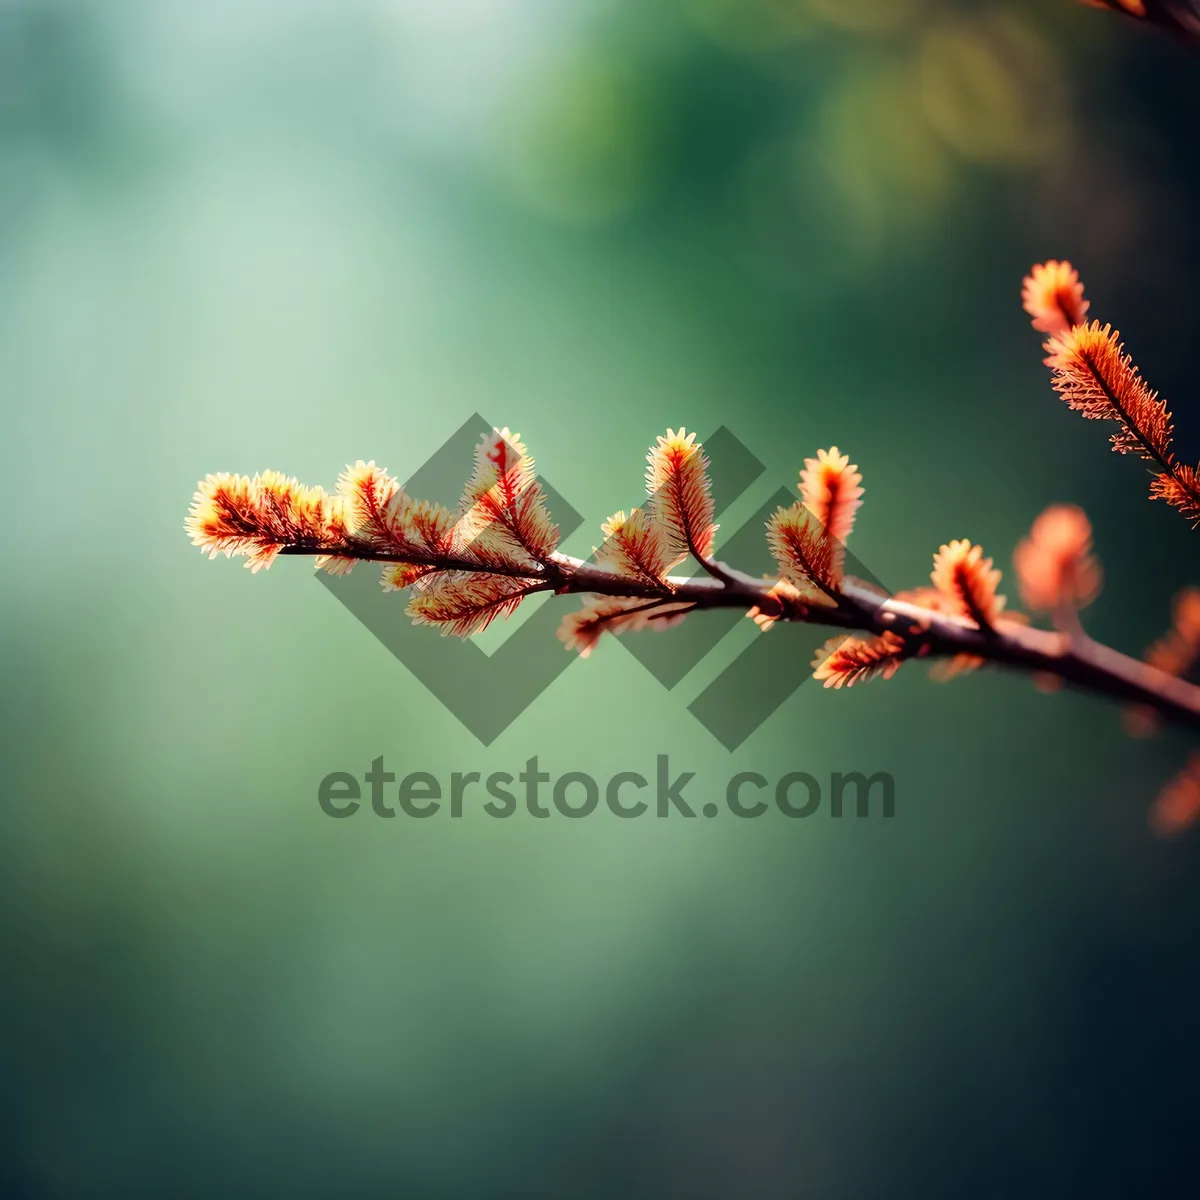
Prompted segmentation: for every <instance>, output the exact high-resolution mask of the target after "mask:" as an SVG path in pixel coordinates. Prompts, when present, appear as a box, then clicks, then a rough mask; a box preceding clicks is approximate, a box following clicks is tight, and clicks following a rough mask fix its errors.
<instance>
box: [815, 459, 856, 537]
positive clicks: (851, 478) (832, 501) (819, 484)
mask: <svg viewBox="0 0 1200 1200" xmlns="http://www.w3.org/2000/svg"><path fill="white" fill-rule="evenodd" d="M861 485H862V475H861V473H860V472H859V470H858V468H857V467H856V466H854V464H853V463H851V461H850V459H849V457H848V456H847V455H845V454H839V453H838V448H837V447H836V446H833V447H831V448H830V449H829V450H818V451H817V457H816V458H806V459H805V460H804V469H803V470H802V471H801V472H800V498H801V500H802V501H803V502H804V506H805V507H806V508H807V509H808V510H809V511H810V512H811V513H813V515H814V516H815V517H816V518H817V520H818V521H819V522H820V523H821V525H822V527H823V528H824V530H825V532H826V533H827V534H828V535H829V536H830V537H831V538H833V539H834V541H836V542H845V540H846V539H847V538H848V537H849V536H850V532H851V530H852V529H853V528H854V514H855V513H856V512H857V511H858V509H859V507H860V506H861V505H862V494H863V489H862V486H861Z"/></svg>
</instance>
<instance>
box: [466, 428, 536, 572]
mask: <svg viewBox="0 0 1200 1200" xmlns="http://www.w3.org/2000/svg"><path fill="white" fill-rule="evenodd" d="M456 542H457V544H458V546H459V547H460V548H461V549H462V550H463V551H464V552H468V553H470V554H471V555H472V556H474V557H476V558H478V559H479V560H480V561H481V563H485V562H487V561H488V560H493V559H503V560H506V561H507V562H508V564H509V565H510V566H520V565H529V563H530V562H533V563H538V562H545V561H546V560H547V559H548V558H549V557H550V556H551V555H552V554H553V553H554V550H555V548H556V547H557V546H558V526H557V525H555V524H554V522H553V521H552V520H551V518H550V513H549V511H548V510H547V508H546V497H545V493H544V492H543V491H542V486H541V484H540V483H538V481H537V477H536V475H535V474H534V463H533V459H532V458H531V457H530V455H529V452H528V450H527V449H526V448H525V444H524V443H523V442H522V441H521V439H520V437H519V436H518V435H517V434H515V433H511V432H510V431H509V430H508V428H507V427H505V428H504V429H493V430H492V431H491V433H487V434H484V436H483V437H482V438H481V439H480V442H479V445H478V446H477V447H476V449H475V470H474V473H473V474H472V476H471V478H470V480H469V481H468V483H467V486H466V489H465V490H464V492H463V496H462V500H461V501H460V503H459V511H458V519H457V521H456Z"/></svg>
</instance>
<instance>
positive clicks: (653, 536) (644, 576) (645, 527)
mask: <svg viewBox="0 0 1200 1200" xmlns="http://www.w3.org/2000/svg"><path fill="white" fill-rule="evenodd" d="M601 532H602V533H603V534H604V541H603V542H602V543H601V545H600V547H599V549H598V550H597V551H596V560H597V562H599V563H600V564H602V565H604V566H607V567H610V568H611V569H612V570H614V571H616V572H617V573H618V574H620V575H627V576H629V577H630V578H631V579H638V580H640V581H641V582H643V583H648V584H652V585H658V584H661V583H662V582H663V580H664V578H665V577H666V573H667V571H669V570H670V569H671V567H672V566H674V565H675V563H677V562H679V561H681V560H682V559H683V558H684V557H685V555H683V554H679V555H674V556H673V555H672V554H671V551H670V548H669V547H668V545H667V539H666V537H665V536H664V534H663V529H662V526H661V525H659V524H657V523H655V522H654V521H652V520H651V519H650V517H649V515H648V514H647V513H646V512H645V510H644V509H640V508H635V509H632V510H630V512H629V515H628V516H626V514H625V513H624V512H623V511H622V512H617V513H614V514H613V515H612V516H611V517H609V518H608V520H607V521H605V523H604V524H603V525H602V526H601Z"/></svg>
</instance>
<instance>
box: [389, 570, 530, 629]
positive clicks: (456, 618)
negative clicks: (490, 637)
mask: <svg viewBox="0 0 1200 1200" xmlns="http://www.w3.org/2000/svg"><path fill="white" fill-rule="evenodd" d="M545 587H546V585H545V584H544V583H537V582H532V583H531V582H530V581H529V580H528V579H514V578H512V577H510V576H507V575H484V574H474V573H467V572H463V571H443V572H441V573H439V574H437V575H434V576H432V577H431V578H430V579H428V580H425V581H422V582H421V583H419V584H418V586H417V590H416V592H415V593H414V595H413V598H412V599H411V600H410V601H409V603H408V613H409V616H411V617H412V619H413V624H414V625H434V626H436V627H437V628H438V629H439V630H440V631H441V632H442V634H443V636H447V635H452V636H454V637H470V636H471V635H472V634H475V633H482V632H483V631H484V630H485V629H486V628H487V627H488V626H489V625H490V624H491V623H492V622H493V621H494V620H495V619H496V618H497V617H508V616H511V615H512V614H513V613H514V612H515V611H516V609H517V606H518V605H519V604H520V603H521V601H522V600H524V599H525V597H526V596H528V595H531V594H532V593H533V592H538V591H543V590H545Z"/></svg>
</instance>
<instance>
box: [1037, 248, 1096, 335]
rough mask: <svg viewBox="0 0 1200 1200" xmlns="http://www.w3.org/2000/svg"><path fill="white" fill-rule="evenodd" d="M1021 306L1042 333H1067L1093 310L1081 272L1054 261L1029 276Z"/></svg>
mask: <svg viewBox="0 0 1200 1200" xmlns="http://www.w3.org/2000/svg"><path fill="white" fill-rule="evenodd" d="M1021 303H1022V305H1023V307H1024V309H1025V311H1026V312H1027V313H1028V314H1029V315H1030V317H1032V318H1033V327H1034V329H1036V330H1038V331H1039V332H1041V333H1050V334H1061V333H1066V332H1067V331H1068V330H1069V329H1071V328H1072V327H1074V326H1075V325H1082V324H1083V321H1084V319H1085V318H1086V316H1087V311H1088V308H1089V307H1090V306H1089V304H1088V302H1087V300H1085V299H1084V297H1083V284H1082V283H1080V282H1079V272H1078V271H1076V270H1075V268H1074V267H1073V266H1071V264H1070V263H1069V262H1059V261H1058V260H1057V259H1053V258H1052V259H1050V261H1049V262H1044V263H1038V264H1036V265H1035V266H1034V267H1033V268H1032V269H1031V270H1030V272H1029V274H1028V275H1026V276H1025V282H1024V285H1023V287H1022V289H1021Z"/></svg>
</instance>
